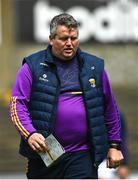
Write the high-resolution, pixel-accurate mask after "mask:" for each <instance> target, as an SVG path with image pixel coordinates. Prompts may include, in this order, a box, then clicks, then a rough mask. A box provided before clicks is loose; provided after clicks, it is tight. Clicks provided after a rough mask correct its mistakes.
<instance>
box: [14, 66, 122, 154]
mask: <svg viewBox="0 0 138 180" xmlns="http://www.w3.org/2000/svg"><path fill="white" fill-rule="evenodd" d="M59 67H60V71H59V70H58V73H59V76H60V73H61V75H62V76H60V77H63V74H62V66H60V63H59ZM71 67H72V64H68V68H67V69H66V72H68V73H69V69H71ZM63 68H65V67H64V65H63ZM76 69H77V66H76ZM64 70H65V69H64ZM66 72H65V74H64V77H65V78H66V79H67V81H64V79H61V82H64V84H63V83H62V86H61V91H62V90H63V91H62V92H64V93H62V94H61V95H60V97H59V101H58V109H57V114H56V121H55V127H54V132H53V134H54V135H55V136H56V138H57V139H58V140H59V142H60V143H61V144H62V145H63V146H64V148H65V150H66V151H68V152H73V151H78V150H86V149H89V143H88V142H87V139H88V138H87V136H88V124H87V120H86V111H85V106H84V102H83V98H82V96H81V95H71V93H72V91H71V89H70V92H68V93H67V92H65V89H66V87H67V86H68V84H71V86H70V87H71V88H72V90H73V86H72V85H73V81H72V79H71V81H70V80H69V81H68V79H69V78H67V76H66V74H67V75H68V73H66ZM76 73H77V72H76ZM74 77H75V75H74ZM102 79H103V91H104V95H105V102H106V109H105V121H106V125H107V130H108V137H109V140H110V141H114V140H115V141H120V121H119V115H118V109H117V106H116V103H115V100H114V96H113V94H112V90H111V86H110V83H109V80H108V76H107V73H106V71H105V70H104V71H103V76H102ZM75 81H76V83H78V80H77V79H76V80H75ZM76 83H75V84H76ZM62 87H63V89H62ZM31 88H32V73H31V70H30V68H29V66H28V65H27V64H24V65H23V66H22V67H21V68H20V70H19V71H18V74H17V77H16V80H15V83H14V86H13V89H12V97H11V103H10V107H11V108H10V109H11V117H12V121H13V123H14V124H15V126H16V128H17V130H18V131H19V133H20V134H21V135H22V136H23V137H24V138H27V137H28V136H29V134H30V133H33V132H35V131H36V129H35V128H34V127H33V124H32V120H31V119H30V114H29V111H28V102H29V100H30V94H31ZM76 88H78V90H79V83H78V86H76V85H75V89H76Z"/></svg>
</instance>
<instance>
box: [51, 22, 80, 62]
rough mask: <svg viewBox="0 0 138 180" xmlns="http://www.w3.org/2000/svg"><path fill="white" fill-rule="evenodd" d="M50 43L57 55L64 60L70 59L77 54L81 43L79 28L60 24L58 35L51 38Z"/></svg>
mask: <svg viewBox="0 0 138 180" xmlns="http://www.w3.org/2000/svg"><path fill="white" fill-rule="evenodd" d="M50 44H51V46H52V53H53V54H54V55H55V56H56V57H58V58H60V59H62V60H70V59H71V58H72V57H73V56H74V55H75V54H76V51H77V48H78V45H79V40H78V30H77V29H75V28H67V27H66V26H63V25H59V26H58V27H57V31H56V36H55V37H54V38H50Z"/></svg>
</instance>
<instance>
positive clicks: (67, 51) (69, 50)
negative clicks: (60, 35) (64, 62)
mask: <svg viewBox="0 0 138 180" xmlns="http://www.w3.org/2000/svg"><path fill="white" fill-rule="evenodd" d="M64 51H65V52H66V53H72V52H73V49H70V48H68V49H64Z"/></svg>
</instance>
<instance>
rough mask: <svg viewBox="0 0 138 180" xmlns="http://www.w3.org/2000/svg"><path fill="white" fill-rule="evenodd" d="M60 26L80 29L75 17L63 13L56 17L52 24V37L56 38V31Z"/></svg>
mask: <svg viewBox="0 0 138 180" xmlns="http://www.w3.org/2000/svg"><path fill="white" fill-rule="evenodd" d="M59 25H64V26H66V27H68V28H76V29H77V28H78V26H79V24H78V22H77V21H76V20H75V19H74V17H73V16H71V15H70V14H67V13H62V14H59V15H57V16H55V17H54V18H53V19H52V20H51V22H50V36H51V38H55V36H56V30H57V27H58V26H59Z"/></svg>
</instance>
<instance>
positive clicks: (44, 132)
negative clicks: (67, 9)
mask: <svg viewBox="0 0 138 180" xmlns="http://www.w3.org/2000/svg"><path fill="white" fill-rule="evenodd" d="M78 36H79V30H78V23H77V21H76V20H75V19H74V18H73V17H72V16H71V15H69V14H64V13H63V14H60V15H58V16H55V17H54V18H53V19H52V21H51V23H50V36H49V45H48V47H47V49H46V50H42V51H39V52H37V53H34V54H32V55H30V56H28V57H26V58H24V61H23V66H22V67H21V69H20V70H19V72H18V74H17V77H16V80H15V83H14V87H13V90H12V97H11V106H10V107H11V118H12V121H13V123H14V124H15V126H16V127H17V130H18V131H19V133H20V134H21V143H20V153H21V154H22V155H23V156H25V157H27V158H28V172H27V177H28V178H39V179H43V178H46V179H48V178H52V179H56V178H59V179H64V178H65V179H87V178H91V179H92V178H95V179H96V178H97V169H98V165H99V164H100V162H101V161H102V160H103V158H104V157H105V153H106V151H105V149H106V146H107V144H108V145H109V151H108V154H107V163H108V167H109V168H116V167H118V166H119V163H120V161H121V160H122V159H123V156H122V153H121V151H120V142H121V139H120V121H119V118H118V117H119V116H118V110H117V106H116V104H115V100H114V97H113V95H112V90H111V87H110V84H109V80H108V77H107V73H106V72H105V70H104V61H103V60H102V59H100V58H98V57H96V56H93V55H90V54H88V53H85V52H82V51H81V50H80V48H79V39H78ZM50 134H53V135H54V136H55V137H56V139H57V140H58V141H59V142H60V144H61V145H62V146H63V147H64V149H65V154H64V155H63V156H61V157H60V158H59V159H58V160H57V161H56V162H55V163H53V165H51V166H50V167H46V166H45V164H44V163H43V161H42V159H41V158H40V156H39V155H38V152H45V151H48V146H47V144H45V138H46V137H47V136H48V135H50Z"/></svg>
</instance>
